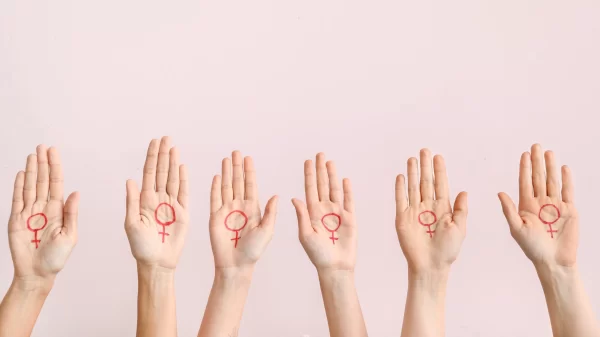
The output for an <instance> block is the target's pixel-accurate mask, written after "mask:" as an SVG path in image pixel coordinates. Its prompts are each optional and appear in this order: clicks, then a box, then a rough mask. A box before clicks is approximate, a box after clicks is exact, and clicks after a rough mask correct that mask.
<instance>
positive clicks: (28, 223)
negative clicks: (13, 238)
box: [27, 213, 48, 249]
mask: <svg viewBox="0 0 600 337" xmlns="http://www.w3.org/2000/svg"><path fill="white" fill-rule="evenodd" d="M36 216H41V217H42V218H43V219H44V224H43V225H42V227H40V228H31V219H33V218H34V217H36ZM47 224H48V218H47V217H46V214H44V213H36V214H34V215H32V216H30V217H29V218H27V229H29V230H30V231H32V232H33V240H31V242H32V243H35V249H37V248H38V244H39V243H40V242H41V241H40V240H38V234H37V233H38V231H41V230H42V229H44V228H46V225H47Z"/></svg>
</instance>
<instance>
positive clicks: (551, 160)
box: [544, 151, 560, 197]
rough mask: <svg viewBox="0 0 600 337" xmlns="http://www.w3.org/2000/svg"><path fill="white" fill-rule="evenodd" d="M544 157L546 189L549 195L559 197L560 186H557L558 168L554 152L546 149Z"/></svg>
mask: <svg viewBox="0 0 600 337" xmlns="http://www.w3.org/2000/svg"><path fill="white" fill-rule="evenodd" d="M544 158H545V160H546V174H547V175H548V177H547V178H546V189H547V191H548V196H549V197H559V196H560V188H559V187H558V184H559V183H558V170H557V167H556V159H555V157H554V152H552V151H546V153H545V155H544Z"/></svg>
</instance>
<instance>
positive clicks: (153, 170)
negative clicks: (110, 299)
mask: <svg viewBox="0 0 600 337" xmlns="http://www.w3.org/2000/svg"><path fill="white" fill-rule="evenodd" d="M188 226H189V211H188V177H187V169H186V167H185V165H179V153H178V151H177V149H176V148H175V147H173V148H171V147H170V139H169V137H163V138H162V140H161V141H160V143H159V142H158V140H156V139H153V140H152V141H151V142H150V146H149V148H148V155H147V156H146V163H145V165H144V179H143V183H142V191H141V193H140V192H139V190H138V188H137V185H136V183H135V182H134V181H133V180H128V181H127V214H126V217H125V231H126V232H127V238H128V239H129V245H130V247H131V253H132V254H133V256H134V257H135V259H136V260H137V261H138V263H142V264H144V265H153V266H158V267H163V268H168V269H175V268H176V266H177V262H178V261H179V256H180V255H181V251H182V250H183V245H184V243H185V237H186V235H187V231H188Z"/></svg>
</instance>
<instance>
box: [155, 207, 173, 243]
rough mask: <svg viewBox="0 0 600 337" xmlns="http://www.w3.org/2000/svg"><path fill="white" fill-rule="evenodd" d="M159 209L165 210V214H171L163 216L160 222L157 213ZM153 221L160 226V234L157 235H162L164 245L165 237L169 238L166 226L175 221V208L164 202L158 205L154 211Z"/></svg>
mask: <svg viewBox="0 0 600 337" xmlns="http://www.w3.org/2000/svg"><path fill="white" fill-rule="evenodd" d="M161 208H162V209H165V210H167V211H166V214H169V213H171V214H170V216H168V215H167V216H164V217H162V220H161V217H160V216H159V212H158V211H159V210H160V209H161ZM154 219H155V220H156V223H158V224H159V225H161V226H162V232H158V234H159V235H162V242H163V243H165V236H169V233H167V226H170V225H172V224H173V223H175V221H176V220H177V217H176V216H175V208H173V206H171V205H169V204H168V203H166V202H163V203H160V204H158V206H157V207H156V209H155V210H154ZM169 219H170V220H169Z"/></svg>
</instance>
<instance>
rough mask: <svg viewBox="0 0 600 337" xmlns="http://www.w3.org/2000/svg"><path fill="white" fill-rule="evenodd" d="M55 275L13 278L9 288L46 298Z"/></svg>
mask: <svg viewBox="0 0 600 337" xmlns="http://www.w3.org/2000/svg"><path fill="white" fill-rule="evenodd" d="M55 278H56V275H51V276H45V277H42V276H15V277H13V281H12V284H11V288H13V289H14V290H16V291H20V292H26V293H33V294H38V295H42V296H47V295H48V294H49V293H50V291H51V290H52V287H53V286H54V279H55Z"/></svg>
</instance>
